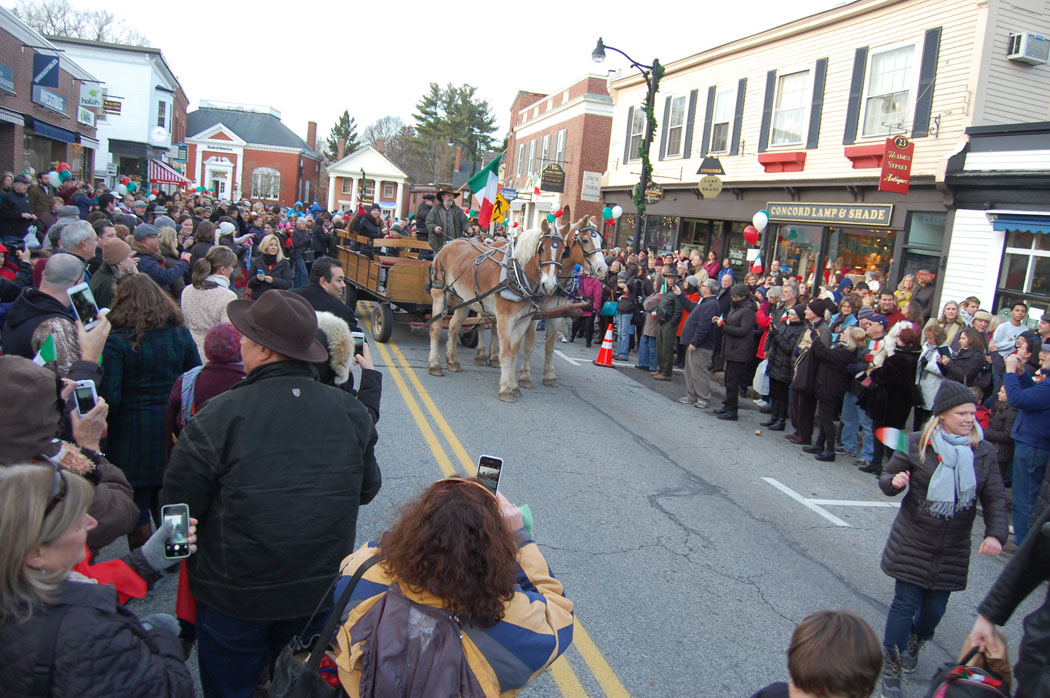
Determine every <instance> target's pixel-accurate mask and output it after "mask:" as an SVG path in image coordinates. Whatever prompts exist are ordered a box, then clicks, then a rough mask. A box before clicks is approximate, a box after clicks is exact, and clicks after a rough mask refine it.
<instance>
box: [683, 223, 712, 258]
mask: <svg viewBox="0 0 1050 698" xmlns="http://www.w3.org/2000/svg"><path fill="white" fill-rule="evenodd" d="M678 247H679V248H682V249H685V250H699V251H700V254H701V256H704V257H706V256H707V251H708V250H709V249H711V221H708V220H703V219H697V218H686V219H684V220H683V221H682V236H681V238H679V241H678Z"/></svg>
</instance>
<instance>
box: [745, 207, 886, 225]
mask: <svg viewBox="0 0 1050 698" xmlns="http://www.w3.org/2000/svg"><path fill="white" fill-rule="evenodd" d="M766 210H767V211H769V219H770V220H772V221H791V222H793V223H830V224H838V225H873V226H889V225H890V221H891V220H892V218H893V204H809V203H800V202H798V201H786V202H785V201H770V202H769V203H767V204H766Z"/></svg>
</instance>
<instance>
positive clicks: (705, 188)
mask: <svg viewBox="0 0 1050 698" xmlns="http://www.w3.org/2000/svg"><path fill="white" fill-rule="evenodd" d="M697 189H699V190H700V196H702V197H704V198H705V199H713V198H715V197H717V196H718V195H719V194H721V193H722V178H721V177H716V176H715V175H707V176H706V177H703V178H702V179H701V180H700V184H699V185H697Z"/></svg>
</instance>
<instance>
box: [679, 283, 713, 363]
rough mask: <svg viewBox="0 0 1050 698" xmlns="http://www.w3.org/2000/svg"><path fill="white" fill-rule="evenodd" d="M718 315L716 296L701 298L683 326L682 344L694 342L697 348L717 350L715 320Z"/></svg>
mask: <svg viewBox="0 0 1050 698" xmlns="http://www.w3.org/2000/svg"><path fill="white" fill-rule="evenodd" d="M717 315H718V299H717V298H715V297H714V296H709V297H707V298H701V299H700V302H699V303H697V304H696V305H695V306H693V309H692V311H691V312H690V313H689V317H688V318H686V321H685V325H683V326H682V339H681V341H680V343H681V344H692V345H693V346H695V347H696V348H697V349H710V350H711V351H714V350H715V337H716V336H717V334H718V333H717V332H715V325H714V323H713V322H711V320H713V319H714V318H715V317H716V316H717Z"/></svg>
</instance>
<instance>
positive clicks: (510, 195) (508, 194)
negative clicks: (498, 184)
mask: <svg viewBox="0 0 1050 698" xmlns="http://www.w3.org/2000/svg"><path fill="white" fill-rule="evenodd" d="M499 193H500V194H503V198H504V199H506V200H507V201H514V199H516V198H518V190H517V189H511V188H510V187H503V188H502V189H500V190H499Z"/></svg>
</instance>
